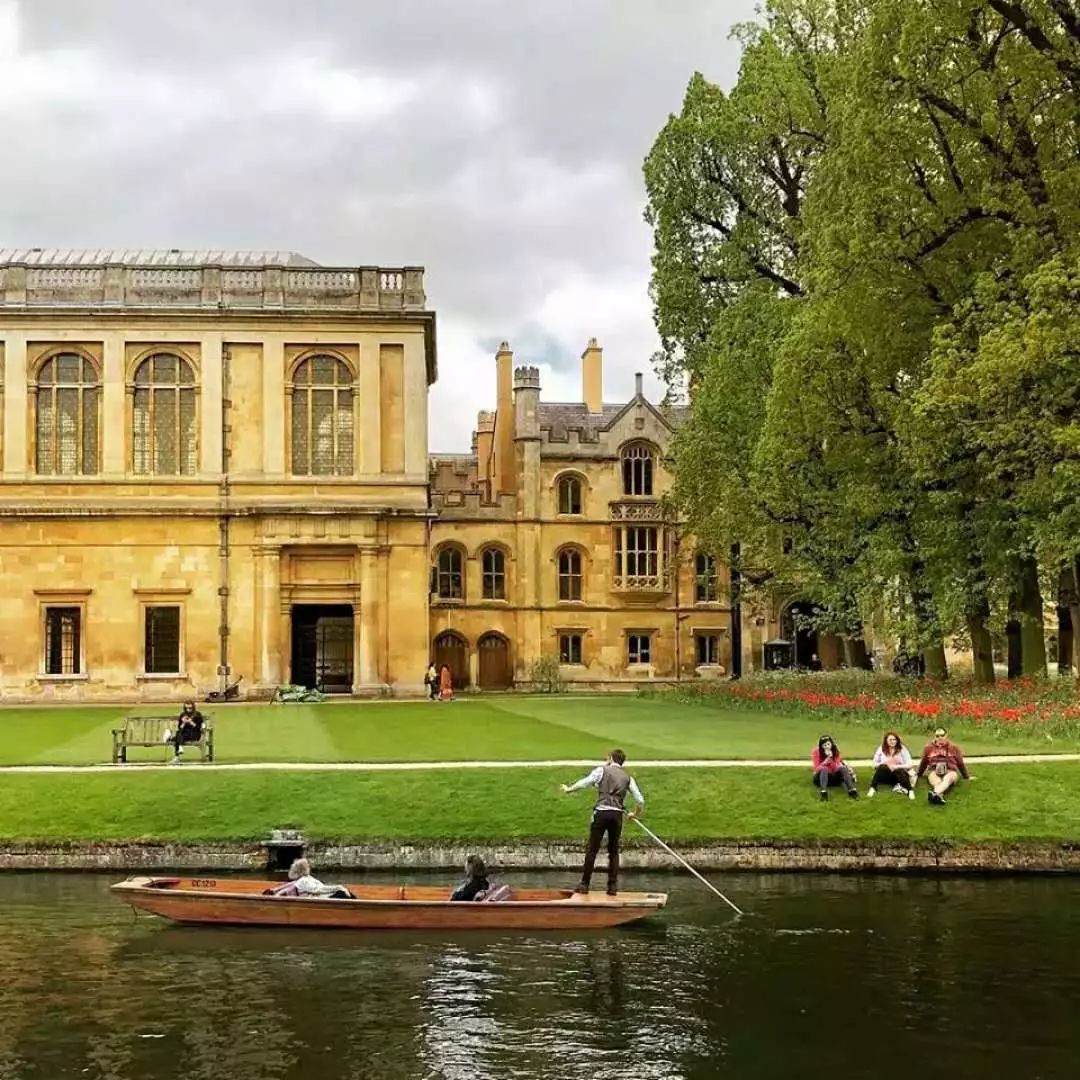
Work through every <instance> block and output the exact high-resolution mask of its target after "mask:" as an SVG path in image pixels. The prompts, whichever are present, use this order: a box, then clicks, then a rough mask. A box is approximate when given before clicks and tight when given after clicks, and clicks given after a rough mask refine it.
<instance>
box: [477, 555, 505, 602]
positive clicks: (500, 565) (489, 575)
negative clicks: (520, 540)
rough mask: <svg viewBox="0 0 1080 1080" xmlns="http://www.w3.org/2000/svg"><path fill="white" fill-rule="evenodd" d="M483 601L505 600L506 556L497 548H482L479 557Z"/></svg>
mask: <svg viewBox="0 0 1080 1080" xmlns="http://www.w3.org/2000/svg"><path fill="white" fill-rule="evenodd" d="M480 564H481V570H482V577H483V584H484V591H483V596H484V599H485V600H505V599H506V556H505V555H504V554H503V552H502V551H500V550H499V548H484V551H483V554H482V555H481V557H480Z"/></svg>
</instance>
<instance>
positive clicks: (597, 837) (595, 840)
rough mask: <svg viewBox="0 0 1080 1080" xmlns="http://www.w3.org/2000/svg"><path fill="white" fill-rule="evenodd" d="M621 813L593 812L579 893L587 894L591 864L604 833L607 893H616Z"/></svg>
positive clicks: (618, 811) (590, 879) (594, 860)
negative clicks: (606, 857) (606, 852)
mask: <svg viewBox="0 0 1080 1080" xmlns="http://www.w3.org/2000/svg"><path fill="white" fill-rule="evenodd" d="M622 824H623V813H622V811H621V810H594V811H593V819H592V825H591V826H590V828H589V845H588V847H587V848H586V849H585V866H584V867H583V868H582V871H581V888H580V889H579V890H578V891H579V892H588V890H589V882H591V881H592V872H593V864H594V863H595V862H596V855H597V852H599V850H600V844H601V843H602V842H603V839H604V833H607V838H608V845H607V850H608V872H607V891H608V892H609V893H614V892H617V891H618V885H619V837H620V836H621V835H622Z"/></svg>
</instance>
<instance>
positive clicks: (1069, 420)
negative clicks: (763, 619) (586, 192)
mask: <svg viewBox="0 0 1080 1080" xmlns="http://www.w3.org/2000/svg"><path fill="white" fill-rule="evenodd" d="M740 36H741V39H742V41H743V44H744V53H743V61H742V66H741V69H740V73H739V78H738V81H737V83H736V85H735V86H734V87H733V88H732V89H731V91H730V92H728V93H724V92H723V91H721V90H720V89H718V88H716V87H713V86H711V85H710V84H708V83H707V82H706V81H705V80H704V79H703V78H702V77H701V76H700V75H695V76H694V77H693V78H692V79H691V81H690V85H689V88H688V90H687V95H686V99H685V101H684V104H683V110H682V112H681V113H680V114H679V116H677V117H672V118H671V119H669V121H668V123H667V124H666V125H665V127H664V129H663V130H662V131H661V133H660V134H659V136H658V138H657V141H656V144H655V146H654V147H653V150H652V152H651V153H650V155H649V157H648V159H647V160H646V163H645V179H646V185H647V188H648V193H649V210H648V214H647V217H648V220H649V221H650V223H651V224H652V225H653V229H654V237H655V242H656V255H655V257H654V260H653V298H654V301H655V304H656V320H657V325H658V327H659V329H660V333H661V339H662V343H663V352H662V357H661V362H662V367H663V369H664V370H665V372H666V374H667V375H668V377H669V378H670V379H671V380H672V382H673V384H675V383H677V382H678V380H679V379H682V380H684V381H686V382H687V383H688V385H689V389H690V394H691V406H692V415H691V419H690V421H689V422H688V424H687V425H686V427H685V429H684V430H683V431H682V432H680V434H679V436H678V437H677V440H676V445H675V453H674V461H675V467H676V485H675V493H676V498H677V500H678V503H679V506H680V508H681V509H682V511H683V512H684V513H685V514H686V515H687V517H688V519H689V523H690V526H691V528H692V529H693V530H694V531H695V532H697V533H699V534H700V535H701V536H702V537H703V538H704V539H705V540H706V542H709V543H712V544H713V546H714V547H715V549H716V550H726V549H727V548H728V546H729V545H731V544H733V543H736V542H738V543H740V544H741V546H742V551H743V558H744V563H745V567H744V569H747V570H749V571H750V573H749V574H748V575H747V578H748V581H749V583H750V585H751V587H753V586H755V585H756V586H758V587H760V588H762V589H763V590H765V591H766V592H767V593H769V595H770V596H772V597H776V596H783V595H786V594H790V593H791V592H792V591H794V590H796V589H797V590H798V591H799V592H800V593H802V594H803V595H808V596H809V597H811V598H812V599H814V600H815V601H816V602H817V603H818V604H819V605H820V606H821V613H820V615H819V617H818V619H819V625H820V626H821V627H822V628H823V629H830V630H833V631H834V632H837V633H840V634H851V633H857V632H858V628H859V626H860V624H865V623H867V622H869V621H873V622H874V623H875V624H876V626H877V627H878V628H879V629H880V630H882V631H884V632H886V633H889V634H890V635H892V636H894V637H899V638H900V639H901V640H904V641H906V642H907V643H908V644H909V645H912V644H914V645H916V646H918V647H920V648H923V649H927V650H931V651H933V650H932V649H931V647H932V646H935V644H936V643H938V642H940V641H941V639H942V637H943V636H954V637H955V636H963V637H966V638H967V639H968V640H973V641H974V640H978V641H981V642H983V643H984V644H985V642H986V641H988V636H989V633H990V630H991V629H998V630H1000V629H1001V628H1002V627H1003V625H1004V623H1005V621H1006V619H1008V618H1013V619H1016V620H1018V621H1019V622H1021V623H1022V624H1023V625H1024V633H1025V634H1026V635H1028V636H1027V637H1026V639H1025V640H1026V642H1027V644H1028V645H1029V646H1031V648H1030V650H1029V649H1027V648H1026V649H1025V662H1026V663H1027V662H1029V661H1030V660H1031V658H1032V657H1034V656H1037V655H1038V656H1041V649H1040V648H1039V647H1038V645H1039V640H1038V639H1039V638H1041V633H1042V628H1041V612H1042V596H1041V595H1040V592H1039V589H1038V587H1037V586H1036V584H1035V583H1036V582H1037V578H1035V577H1034V576H1033V574H1032V568H1033V566H1034V560H1038V561H1039V566H1040V567H1041V570H1042V575H1043V582H1042V586H1043V592H1045V591H1047V590H1048V589H1049V591H1051V592H1055V591H1056V590H1057V587H1058V578H1059V571H1060V568H1061V566H1062V565H1063V564H1064V565H1066V566H1069V567H1071V568H1072V570H1073V575H1074V578H1073V589H1074V592H1075V593H1076V594H1077V595H1078V596H1080V561H1078V559H1077V556H1078V555H1080V540H1078V539H1077V538H1078V537H1080V530H1078V529H1077V525H1078V524H1080V522H1078V521H1077V520H1076V519H1077V516H1078V514H1080V511H1078V510H1077V507H1078V506H1080V500H1078V499H1077V497H1076V496H1077V494H1078V492H1077V491H1076V483H1077V478H1078V476H1080V469H1078V460H1077V452H1078V450H1080V436H1078V435H1077V434H1076V432H1077V425H1076V422H1075V415H1076V406H1077V397H1078V395H1080V371H1078V368H1077V357H1078V356H1080V348H1078V345H1080V342H1078V341H1077V340H1076V339H1077V331H1076V330H1075V322H1076V320H1075V317H1074V313H1075V303H1076V298H1077V286H1078V268H1080V243H1078V242H1077V236H1078V235H1080V233H1078V225H1080V220H1078V217H1080V17H1078V16H1077V14H1076V10H1075V5H1072V4H1065V3H1061V2H1059V0H1008V2H1006V0H987V2H986V3H982V4H972V3H971V2H970V0H771V2H769V3H767V4H766V5H765V8H764V11H763V18H762V22H761V24H760V25H758V26H756V27H753V28H743V29H742V30H741V31H740ZM1076 612H1077V614H1078V616H1080V601H1078V603H1077V604H1076ZM1029 652H1030V654H1031V655H1030V656H1029V655H1028V653H1029ZM929 655H930V654H929V653H928V658H929ZM928 662H929V659H928ZM1036 666H1038V664H1037V665H1036ZM982 674H983V676H984V677H989V678H992V668H990V667H989V665H988V664H987V665H984V666H983V669H982Z"/></svg>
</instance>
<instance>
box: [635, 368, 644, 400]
mask: <svg viewBox="0 0 1080 1080" xmlns="http://www.w3.org/2000/svg"><path fill="white" fill-rule="evenodd" d="M643 378H644V376H643V375H642V374H641V372H640V371H638V372H636V373H635V375H634V397H639V398H643V397H644V396H645V395H644V394H643V393H642V391H641V383H642V379H643Z"/></svg>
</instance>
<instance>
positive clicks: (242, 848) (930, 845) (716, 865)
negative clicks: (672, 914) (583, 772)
mask: <svg viewBox="0 0 1080 1080" xmlns="http://www.w3.org/2000/svg"><path fill="white" fill-rule="evenodd" d="M480 846H482V847H483V851H484V854H485V855H486V857H487V859H488V862H489V865H490V866H492V867H494V868H495V870H496V872H503V873H505V872H508V871H512V870H543V869H555V870H562V869H565V870H567V872H568V873H569V872H571V871H574V870H576V869H577V868H578V867H579V866H580V863H581V855H582V845H581V844H580V843H573V844H569V843H547V844H544V843H519V844H500V843H493V844H485V845H477V844H471V845H469V846H464V845H462V844H458V843H438V842H432V843H424V844H402V843H395V842H392V841H371V842H365V843H362V844H351V843H348V842H335V843H309V844H308V845H307V849H306V854H307V855H308V857H309V858H311V859H312V861H313V862H314V863H315V864H316V865H317V866H318V867H319V868H320V870H398V871H416V870H445V871H452V872H457V871H458V870H460V868H461V866H462V864H463V863H464V861H465V857H466V855H468V854H469V853H471V852H472V851H473V850H475V849H476V848H477V847H480ZM679 850H680V853H681V854H682V855H683V856H684V857H685V858H687V859H688V860H689V861H690V862H691V863H692V864H693V865H694V866H695V867H697V868H698V869H701V870H714V871H717V870H726V871H769V872H781V871H794V872H798V871H837V872H847V873H854V872H864V873H865V872H871V873H894V874H902V873H941V874H955V873H1008V874H1032V873H1080V842H1077V843H1071V842H1061V843H1057V842H1052V841H1027V842H1018V843H1002V842H996V841H987V842H962V843H952V842H948V841H925V840H924V841H884V840H821V841H813V840H807V841H784V840H772V841H711V842H708V843H698V844H684V845H681V846H680V848H679ZM603 862H604V856H603V854H601V857H600V860H599V863H598V866H599V868H601V869H602V867H603ZM622 863H623V866H624V867H625V868H626V869H628V870H678V869H679V867H678V866H677V864H675V863H674V861H673V860H672V859H671V857H670V856H669V855H667V854H666V853H665V852H663V851H662V850H659V849H657V848H646V847H637V846H635V847H628V848H625V849H624V851H623V857H622ZM266 865H267V853H266V848H265V847H264V846H263V845H261V844H258V843H254V842H250V843H249V842H242V841H234V842H226V843H205V842H204V843H189V844H182V843H121V842H115V843H92V842H86V843H81V842H80V843H76V842H69V843H18V842H8V843H3V844H0V870H107V871H115V872H125V871H126V872H131V871H161V870H200V871H206V870H220V871H226V870H247V871H259V870H264V869H265V868H266Z"/></svg>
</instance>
